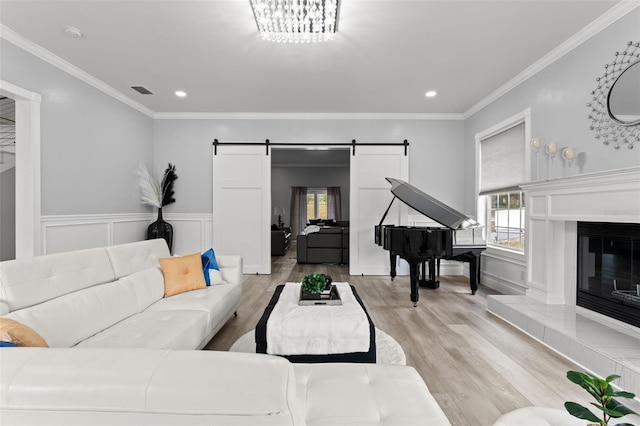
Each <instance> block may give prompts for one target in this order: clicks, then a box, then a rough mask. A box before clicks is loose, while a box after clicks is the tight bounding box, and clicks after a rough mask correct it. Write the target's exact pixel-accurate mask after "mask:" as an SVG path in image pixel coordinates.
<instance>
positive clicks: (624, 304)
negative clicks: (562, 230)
mask: <svg viewBox="0 0 640 426" xmlns="http://www.w3.org/2000/svg"><path fill="white" fill-rule="evenodd" d="M577 231H578V232H577V234H578V253H577V255H578V257H577V286H576V288H577V298H576V304H577V305H578V306H582V307H583V308H586V309H590V310H592V311H595V312H598V313H600V314H603V315H607V316H609V317H611V318H615V319H617V320H619V321H623V322H626V323H628V324H631V325H634V326H636V327H640V224H636V223H603V222H578V229H577Z"/></svg>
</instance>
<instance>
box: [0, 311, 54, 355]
mask: <svg viewBox="0 0 640 426" xmlns="http://www.w3.org/2000/svg"><path fill="white" fill-rule="evenodd" d="M0 340H2V341H3V342H11V343H14V344H15V345H16V346H35V347H41V348H48V347H49V345H48V344H47V342H45V340H44V339H43V338H42V336H40V335H39V334H38V333H37V332H36V331H35V330H34V329H33V328H31V327H28V326H26V325H24V324H22V323H20V322H18V321H14V320H12V319H9V318H0Z"/></svg>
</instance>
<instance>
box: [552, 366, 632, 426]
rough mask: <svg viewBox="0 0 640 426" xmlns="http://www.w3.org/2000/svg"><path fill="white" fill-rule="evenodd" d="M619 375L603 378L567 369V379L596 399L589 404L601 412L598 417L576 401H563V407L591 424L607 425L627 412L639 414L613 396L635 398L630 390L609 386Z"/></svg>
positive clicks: (628, 425)
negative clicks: (619, 389)
mask: <svg viewBox="0 0 640 426" xmlns="http://www.w3.org/2000/svg"><path fill="white" fill-rule="evenodd" d="M619 377H620V376H618V375H615V374H612V375H610V376H608V377H607V378H606V379H604V380H603V379H601V378H599V377H596V376H594V375H591V374H588V373H580V372H578V371H568V372H567V379H569V380H571V381H572V382H573V383H575V384H577V385H579V386H580V387H581V388H583V389H584V390H586V391H587V392H588V393H589V395H591V396H592V397H593V398H594V399H595V400H596V401H597V403H593V402H592V403H591V404H592V405H593V406H595V407H596V408H597V409H598V410H600V411H601V412H602V418H600V417H598V416H597V415H595V414H594V413H593V412H591V411H590V410H589V409H588V408H586V407H584V406H582V405H580V404H578V403H576V402H570V401H569V402H565V403H564V407H565V408H566V409H567V411H568V412H569V414H571V415H572V416H574V417H577V418H579V419H583V420H588V421H590V422H593V423H591V424H594V425H600V426H608V425H609V422H610V421H611V419H617V418H620V417H623V416H626V415H628V414H635V415H640V414H638V413H636V412H635V411H633V410H631V409H629V408H627V407H625V406H624V405H623V404H621V403H620V402H618V401H617V400H616V399H614V397H616V398H630V399H633V398H635V394H633V393H631V392H625V391H616V390H614V389H613V387H612V386H611V382H612V381H613V380H615V379H618V378H619ZM615 426H633V425H632V424H630V423H617V424H616V425H615Z"/></svg>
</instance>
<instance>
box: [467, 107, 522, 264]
mask: <svg viewBox="0 0 640 426" xmlns="http://www.w3.org/2000/svg"><path fill="white" fill-rule="evenodd" d="M528 127H529V111H528V110H526V111H524V112H523V113H522V114H519V115H517V116H515V117H512V118H510V119H509V120H506V121H505V122H503V123H500V124H499V125H498V126H495V127H494V128H493V129H490V130H488V131H486V132H483V133H481V134H478V135H476V147H477V150H478V181H479V182H478V206H479V207H478V212H479V216H480V217H479V221H480V222H481V223H483V225H484V226H485V232H486V240H487V245H489V246H493V247H499V248H506V249H511V250H516V251H524V245H525V217H524V216H525V215H524V212H525V203H524V198H525V197H524V194H523V193H522V192H521V191H520V189H519V185H520V184H521V183H524V182H525V180H526V177H527V176H528V174H529V166H528V161H529V155H528V151H527V143H526V141H527V140H528V137H527V135H528V134H529V130H528Z"/></svg>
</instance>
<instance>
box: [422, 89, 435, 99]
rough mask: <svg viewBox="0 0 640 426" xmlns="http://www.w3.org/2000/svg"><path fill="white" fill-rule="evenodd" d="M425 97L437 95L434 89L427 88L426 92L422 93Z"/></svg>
mask: <svg viewBox="0 0 640 426" xmlns="http://www.w3.org/2000/svg"><path fill="white" fill-rule="evenodd" d="M424 95H425V96H426V97H427V98H433V97H434V96H435V95H437V93H436V91H435V90H429V91H428V92H427V93H425V94H424Z"/></svg>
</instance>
